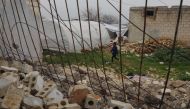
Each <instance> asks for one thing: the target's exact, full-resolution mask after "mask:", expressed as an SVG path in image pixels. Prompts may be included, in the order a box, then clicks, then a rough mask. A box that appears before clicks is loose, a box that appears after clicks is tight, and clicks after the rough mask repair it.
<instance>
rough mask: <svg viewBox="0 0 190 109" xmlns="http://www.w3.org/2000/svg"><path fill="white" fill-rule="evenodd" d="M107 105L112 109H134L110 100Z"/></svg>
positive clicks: (129, 105)
mask: <svg viewBox="0 0 190 109" xmlns="http://www.w3.org/2000/svg"><path fill="white" fill-rule="evenodd" d="M109 105H110V106H111V107H112V108H113V109H134V108H133V107H132V105H131V104H129V103H124V102H121V101H116V100H111V101H110V104H109Z"/></svg>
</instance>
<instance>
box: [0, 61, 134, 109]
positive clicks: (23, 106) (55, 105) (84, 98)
mask: <svg viewBox="0 0 190 109" xmlns="http://www.w3.org/2000/svg"><path fill="white" fill-rule="evenodd" d="M0 71H1V72H0V109H83V108H86V109H134V108H133V107H132V105H131V104H129V103H124V102H121V101H117V100H112V99H111V98H109V97H107V96H100V95H96V94H94V92H93V90H92V89H91V88H89V87H88V86H87V83H85V82H80V81H78V82H77V83H78V85H71V86H70V87H69V90H68V92H67V93H63V92H62V91H60V90H59V87H60V84H58V83H57V82H54V81H52V80H50V79H48V78H47V76H45V75H43V76H42V75H41V74H40V73H39V72H38V71H34V69H33V67H32V66H30V65H28V64H26V63H21V62H19V61H12V62H7V61H4V60H1V61H0ZM59 76H61V75H59ZM45 78H46V79H45ZM62 82H63V81H62ZM62 85H63V86H62V88H64V84H62ZM105 99H106V100H105Z"/></svg>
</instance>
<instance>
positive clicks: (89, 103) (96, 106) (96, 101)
mask: <svg viewBox="0 0 190 109" xmlns="http://www.w3.org/2000/svg"><path fill="white" fill-rule="evenodd" d="M102 102H103V101H102V98H101V97H100V96H97V95H93V94H88V95H87V97H86V100H85V108H87V109H101V104H102Z"/></svg>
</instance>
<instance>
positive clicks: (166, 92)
mask: <svg viewBox="0 0 190 109" xmlns="http://www.w3.org/2000/svg"><path fill="white" fill-rule="evenodd" d="M159 92H160V93H164V89H160V91H159ZM171 92H172V90H171V89H166V90H165V94H168V95H169V94H170V93H171Z"/></svg>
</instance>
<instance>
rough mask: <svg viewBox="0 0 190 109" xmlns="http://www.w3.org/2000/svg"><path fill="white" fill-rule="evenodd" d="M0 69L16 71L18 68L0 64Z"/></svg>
mask: <svg viewBox="0 0 190 109" xmlns="http://www.w3.org/2000/svg"><path fill="white" fill-rule="evenodd" d="M0 70H3V71H5V72H15V73H17V72H18V69H17V68H14V67H7V66H1V67H0Z"/></svg>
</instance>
